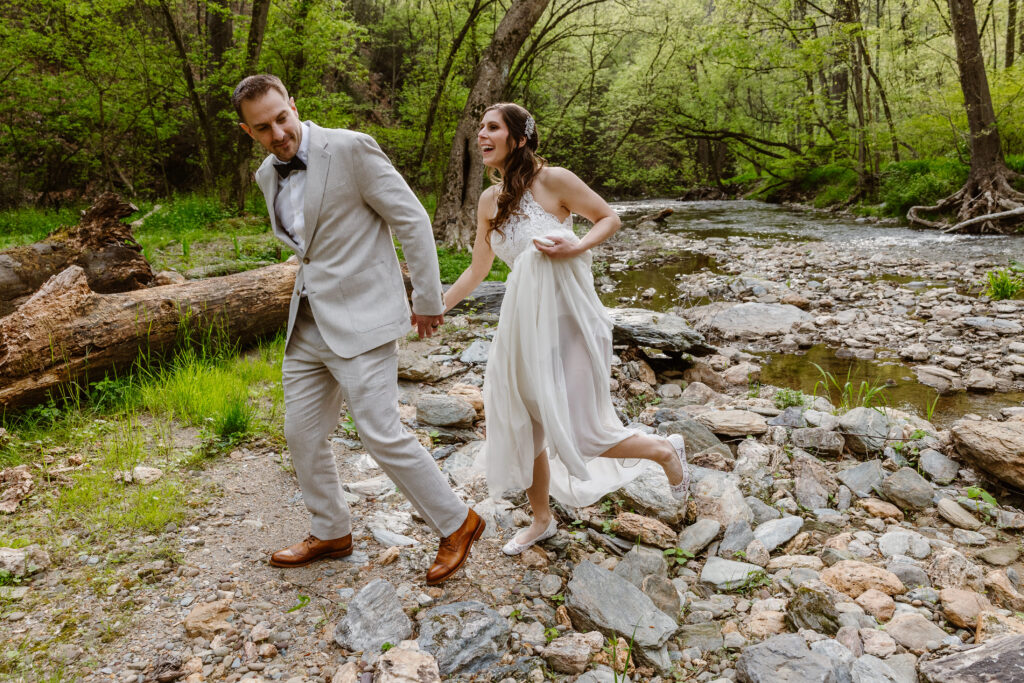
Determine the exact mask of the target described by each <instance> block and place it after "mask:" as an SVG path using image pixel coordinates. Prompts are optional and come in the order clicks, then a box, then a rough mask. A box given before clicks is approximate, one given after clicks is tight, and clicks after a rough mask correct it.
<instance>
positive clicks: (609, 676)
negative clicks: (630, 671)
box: [506, 666, 632, 683]
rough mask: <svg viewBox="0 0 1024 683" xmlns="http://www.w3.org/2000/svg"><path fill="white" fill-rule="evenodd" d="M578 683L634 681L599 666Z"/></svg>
mask: <svg viewBox="0 0 1024 683" xmlns="http://www.w3.org/2000/svg"><path fill="white" fill-rule="evenodd" d="M506 680H508V679H506ZM576 683H632V681H631V680H630V678H629V676H627V675H625V674H621V673H615V672H614V671H612V670H611V668H609V667H607V666H599V667H597V668H595V669H590V670H589V671H584V672H583V673H581V674H580V675H579V677H578V678H577V679H576Z"/></svg>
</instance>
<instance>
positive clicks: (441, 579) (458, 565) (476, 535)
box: [427, 519, 487, 586]
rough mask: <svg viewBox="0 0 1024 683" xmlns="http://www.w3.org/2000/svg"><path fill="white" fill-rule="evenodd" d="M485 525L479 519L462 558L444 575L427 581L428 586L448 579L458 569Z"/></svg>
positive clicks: (464, 561)
mask: <svg viewBox="0 0 1024 683" xmlns="http://www.w3.org/2000/svg"><path fill="white" fill-rule="evenodd" d="M485 526H487V523H486V522H485V521H484V520H482V519H481V520H480V526H478V527H477V528H476V531H474V532H473V538H472V539H470V541H469V547H468V548H466V554H465V555H463V556H462V559H461V560H459V563H458V564H457V565H455V566H454V567H452V570H451V571H450V572H448V573H447V574H445V575H444V576H442V577H441V578H439V579H434V580H433V581H427V585H428V586H436V585H437V584H439V583H444V582H445V581H447V580H448V579H450V578H451V577H452V575H454V574H455V572H457V571H459V568H460V567H462V565H464V564H465V563H466V559H467V558H468V557H469V553H470V552H471V551H472V550H473V544H474V543H476V541H477V539H478V538H480V535H481V534H482V533H483V532H484V527H485Z"/></svg>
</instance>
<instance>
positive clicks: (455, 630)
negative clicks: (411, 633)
mask: <svg viewBox="0 0 1024 683" xmlns="http://www.w3.org/2000/svg"><path fill="white" fill-rule="evenodd" d="M509 634H510V631H509V627H508V623H507V622H506V620H505V619H504V618H503V617H502V616H501V615H500V614H498V613H497V612H495V611H494V610H492V609H491V608H490V607H488V606H487V605H485V604H483V603H482V602H476V601H472V600H470V601H466V602H453V603H450V604H447V605H441V606H440V607H434V608H433V609H430V610H427V612H426V614H425V615H424V617H423V619H422V620H421V621H420V637H419V638H417V642H418V643H419V646H420V649H421V650H424V651H426V652H429V653H430V654H432V655H433V656H434V658H435V659H437V665H438V668H439V669H440V670H441V675H442V676H448V675H449V674H453V673H455V672H462V673H477V672H480V671H484V670H486V669H488V668H490V667H491V666H493V665H494V664H496V663H497V662H498V660H500V659H501V657H502V656H503V655H504V654H505V652H507V651H508V640H509ZM392 642H397V641H392Z"/></svg>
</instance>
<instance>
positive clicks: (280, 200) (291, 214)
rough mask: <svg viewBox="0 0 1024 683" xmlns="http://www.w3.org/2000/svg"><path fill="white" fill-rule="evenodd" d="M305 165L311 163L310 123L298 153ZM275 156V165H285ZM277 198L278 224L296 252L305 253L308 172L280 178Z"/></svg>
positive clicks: (307, 125)
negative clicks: (305, 210)
mask: <svg viewBox="0 0 1024 683" xmlns="http://www.w3.org/2000/svg"><path fill="white" fill-rule="evenodd" d="M296 155H297V156H298V157H299V159H301V160H302V162H303V163H304V164H308V163H309V123H308V122H306V121H304V122H303V123H302V142H300V143H299V151H298V152H296ZM284 163H286V162H284V161H282V160H281V159H279V158H278V157H277V155H276V154H275V155H274V164H284ZM277 182H278V185H277V197H276V198H275V199H274V212H275V213H276V214H277V224H278V225H280V226H281V229H282V230H284V231H285V233H286V234H287V235H288V237H290V238H291V240H292V242H294V243H295V247H296V250H297V251H299V252H302V251H304V249H305V242H304V241H303V239H302V235H304V234H305V228H306V217H305V215H304V214H303V212H302V207H303V193H304V192H305V190H306V172H305V171H292V172H291V173H289V174H288V177H287V178H278V181H277Z"/></svg>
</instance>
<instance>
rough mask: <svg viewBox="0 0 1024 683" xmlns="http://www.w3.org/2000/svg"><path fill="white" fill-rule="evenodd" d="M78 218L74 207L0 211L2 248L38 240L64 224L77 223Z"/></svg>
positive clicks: (0, 241) (0, 244)
mask: <svg viewBox="0 0 1024 683" xmlns="http://www.w3.org/2000/svg"><path fill="white" fill-rule="evenodd" d="M78 218H79V212H78V210H77V209H73V208H64V209H46V210H44V209H35V208H24V209H9V210H7V211H0V249H6V248H7V247H15V246H18V245H21V244H31V243H33V242H38V241H39V240H41V239H43V238H44V237H46V236H47V235H49V234H50V233H51V232H53V231H54V230H56V229H57V228H59V227H61V226H63V225H75V224H76V223H78Z"/></svg>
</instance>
